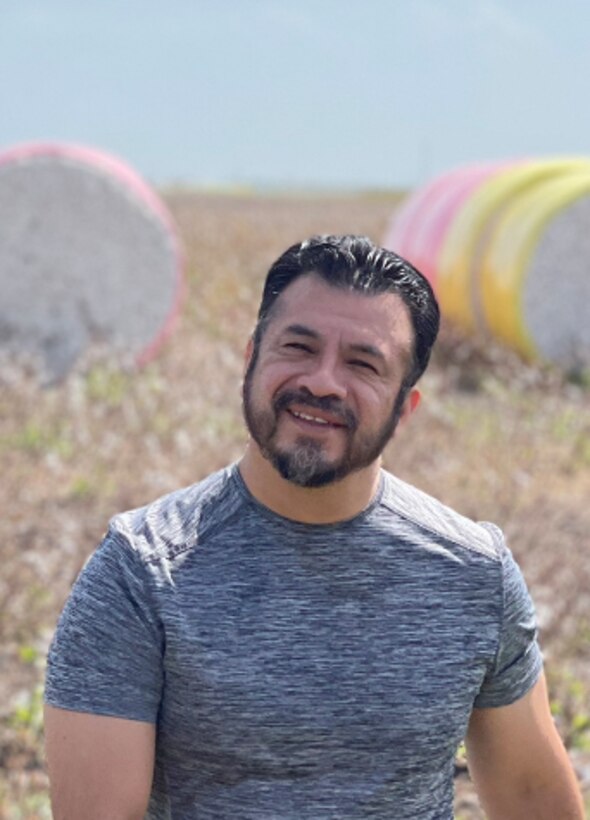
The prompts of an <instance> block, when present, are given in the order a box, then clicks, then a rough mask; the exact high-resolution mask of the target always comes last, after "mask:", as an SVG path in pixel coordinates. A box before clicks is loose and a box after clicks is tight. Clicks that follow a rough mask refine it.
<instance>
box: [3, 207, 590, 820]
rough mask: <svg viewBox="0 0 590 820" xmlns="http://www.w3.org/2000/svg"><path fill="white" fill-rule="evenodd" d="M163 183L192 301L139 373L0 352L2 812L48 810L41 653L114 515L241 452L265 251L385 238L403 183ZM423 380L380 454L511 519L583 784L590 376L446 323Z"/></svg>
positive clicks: (588, 650) (450, 499)
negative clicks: (384, 188) (332, 187)
mask: <svg viewBox="0 0 590 820" xmlns="http://www.w3.org/2000/svg"><path fill="white" fill-rule="evenodd" d="M168 202H169V205H170V207H171V209H172V211H173V213H174V215H175V217H176V219H177V222H178V224H179V227H180V232H181V235H182V237H183V239H184V242H185V246H186V253H187V279H188V286H187V300H186V305H185V309H184V312H183V316H182V319H181V322H180V325H179V327H178V328H177V330H176V332H175V334H174V335H173V336H172V337H171V339H170V340H169V341H168V343H167V345H166V347H165V349H164V350H163V351H162V354H161V355H160V357H159V358H158V359H157V360H156V361H155V362H153V363H152V364H150V365H149V366H148V367H147V368H146V369H144V370H143V371H141V372H139V373H136V374H134V375H132V374H130V373H125V372H120V371H117V370H115V369H114V368H111V367H109V366H108V365H105V364H104V363H103V364H100V363H96V364H94V365H93V366H91V367H90V369H89V371H87V372H86V373H85V374H84V373H83V372H82V371H81V370H80V372H77V373H73V374H71V375H70V377H69V378H68V379H67V380H66V381H65V382H63V383H62V384H60V385H58V386H56V387H53V388H50V389H46V390H39V388H38V387H37V386H36V383H35V380H34V378H33V377H32V375H31V374H30V373H28V372H27V371H26V369H23V368H22V367H21V368H17V367H16V366H14V365H13V364H11V363H9V362H4V363H3V364H2V366H1V372H0V379H1V394H0V396H1V397H0V403H1V409H2V412H1V413H0V453H1V458H2V476H3V481H2V489H1V493H2V510H3V516H2V519H1V520H0V543H1V545H2V546H1V547H0V549H1V555H2V568H1V575H0V638H1V640H0V670H1V677H0V819H1V820H17V819H21V818H48V817H50V813H49V807H48V800H47V789H46V778H45V774H44V770H43V751H42V727H41V707H40V687H41V684H42V679H43V659H44V655H45V652H46V650H47V646H48V642H49V639H50V636H51V633H52V630H53V628H54V625H55V621H56V618H57V615H58V613H59V611H60V609H61V606H62V604H63V602H64V600H65V598H66V596H67V594H68V590H69V588H70V586H71V584H72V582H73V580H74V579H75V577H76V575H77V573H78V571H79V570H80V568H81V566H82V565H83V562H84V560H85V559H86V557H87V556H88V554H89V553H90V552H91V550H92V549H93V548H94V547H95V545H96V544H97V542H98V541H99V539H100V537H101V535H102V533H103V532H104V530H105V527H106V524H107V521H108V519H109V517H110V516H111V515H113V514H114V513H116V512H118V511H120V510H122V509H127V508H130V507H134V506H140V505H142V504H144V503H146V502H147V501H149V500H151V499H153V498H155V497H157V496H158V495H161V494H163V493H166V492H168V491H170V490H172V489H175V488H177V487H180V486H183V485H187V484H190V483H192V482H194V481H196V480H198V479H200V478H202V477H203V476H205V475H206V474H207V473H209V472H211V471H213V470H215V469H217V468H219V467H221V466H223V465H225V464H226V463H228V462H229V461H232V460H235V459H236V458H238V457H239V455H240V452H241V450H242V447H243V444H244V441H245V434H244V429H243V425H242V421H241V411H240V398H239V392H240V391H239V384H240V379H241V371H242V355H243V347H244V344H245V342H246V339H247V336H248V333H249V332H250V330H251V328H252V324H253V320H254V316H255V311H256V307H257V303H258V299H259V295H260V289H261V284H262V281H263V278H264V274H265V272H266V270H267V268H268V266H269V265H270V263H271V262H272V261H273V260H274V259H275V258H276V256H277V255H278V254H279V253H281V252H282V251H283V250H284V249H285V248H286V247H287V246H288V245H290V244H292V243H293V242H295V241H298V240H300V239H303V238H305V237H306V236H308V235H310V234H312V233H344V232H346V233H366V234H368V235H369V236H371V237H372V238H373V239H375V240H380V238H381V237H382V236H383V234H384V232H385V227H386V223H387V220H388V218H389V216H390V214H391V211H392V209H393V207H394V206H395V197H393V196H391V197H385V196H377V195H375V196H370V195H366V196H360V195H358V196H339V197H319V196H318V197H304V196H294V195H293V196H284V197H281V196H273V197H262V196H222V195H213V194H211V195H205V194H201V193H199V194H197V193H191V192H175V193H170V194H169V195H168ZM548 298H551V296H550V294H548ZM422 388H423V394H424V399H423V403H422V406H421V408H420V410H419V412H418V413H417V414H416V415H415V416H414V418H413V419H412V421H411V423H410V424H409V425H408V426H406V427H405V428H403V429H402V430H400V432H399V435H398V436H396V438H395V439H394V441H393V442H392V443H391V444H390V445H389V448H388V450H387V453H386V458H385V464H386V466H387V467H388V468H390V469H391V470H392V471H393V472H395V473H397V474H398V475H399V476H400V477H402V478H404V479H405V480H408V481H411V482H412V483H414V484H416V485H417V486H419V487H421V488H422V489H424V490H425V491H427V492H430V493H432V494H433V495H436V496H438V497H439V498H441V499H442V500H443V501H444V502H446V503H448V504H450V505H452V506H454V507H456V508H457V509H458V510H459V511H461V512H463V513H464V514H466V515H468V516H471V517H473V518H476V519H484V520H491V521H495V522H496V523H498V524H500V525H501V526H502V527H503V528H504V530H505V532H506V533H507V536H508V539H509V543H510V545H511V547H512V550H513V552H514V553H515V555H516V557H517V558H518V560H519V561H520V563H521V565H522V567H523V570H524V573H525V575H526V577H527V579H528V581H529V584H530V587H531V589H532V592H533V595H534V597H535V600H536V602H537V607H538V613H539V619H540V624H541V630H542V640H543V645H544V649H545V656H546V662H547V671H548V677H549V681H550V686H551V697H552V701H553V706H554V712H555V717H556V721H557V722H558V726H559V728H560V731H561V733H562V736H563V738H564V740H565V742H566V744H567V746H568V749H569V751H570V754H571V756H572V759H573V761H574V764H575V766H576V768H577V770H578V773H579V775H580V777H581V779H582V780H583V782H584V785H585V789H586V794H587V796H588V800H589V801H590V594H589V593H588V590H589V589H590V504H588V499H589V498H590V376H589V374H587V373H570V374H563V373H560V372H559V371H557V370H555V369H551V368H548V367H543V366H540V365H525V364H523V363H522V362H521V361H520V360H519V359H518V358H516V356H515V355H514V354H512V353H510V352H507V351H506V350H504V349H502V348H501V347H499V346H498V345H496V344H495V343H493V342H491V341H489V340H487V339H484V338H479V339H474V340H472V339H467V338H465V337H463V336H461V335H460V334H459V333H457V332H456V331H454V330H453V329H452V328H450V327H444V328H443V332H442V336H441V339H440V342H439V345H438V349H437V350H436V352H435V356H434V360H433V363H432V365H431V367H430V370H429V372H428V373H427V375H426V376H425V378H424V380H423V383H422ZM457 771H458V777H457V817H458V818H463V820H467V819H468V818H470V819H471V820H474V818H480V817H482V816H483V815H482V814H481V812H480V811H479V809H478V808H477V803H476V800H475V798H474V797H473V795H472V793H471V789H470V787H469V783H468V778H467V774H466V772H465V767H464V765H463V762H462V760H459V761H458V765H457ZM589 804H590V802H589Z"/></svg>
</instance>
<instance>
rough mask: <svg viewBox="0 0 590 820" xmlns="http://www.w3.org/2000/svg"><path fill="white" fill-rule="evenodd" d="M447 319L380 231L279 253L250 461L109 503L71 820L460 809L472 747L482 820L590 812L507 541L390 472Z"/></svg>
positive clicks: (59, 809) (57, 667)
mask: <svg viewBox="0 0 590 820" xmlns="http://www.w3.org/2000/svg"><path fill="white" fill-rule="evenodd" d="M438 321H439V316H438V308H437V305H436V302H435V300H434V297H433V294H432V291H431V289H430V287H429V285H428V283H427V282H426V281H425V280H424V279H423V277H422V276H421V275H420V274H419V273H418V272H417V271H416V270H415V269H414V268H412V267H411V266H410V265H409V264H408V263H406V262H404V261H403V260H402V259H400V258H399V257H397V256H396V255H395V254H393V253H390V252H388V251H385V250H382V249H380V248H377V247H376V246H374V245H373V244H372V243H371V242H369V240H367V239H364V238H359V237H352V236H344V237H314V238H312V239H311V240H309V241H307V242H304V243H302V244H301V245H296V246H293V247H292V248H290V249H289V250H288V251H286V253H285V254H283V256H282V257H280V258H279V260H278V261H277V262H276V263H275V264H274V265H273V267H272V268H271V270H270V272H269V275H268V277H267V281H266V284H265V288H264V294H263V298H262V303H261V307H260V312H259V317H258V323H257V326H256V329H255V331H254V335H253V337H252V339H251V341H250V343H249V345H248V349H247V359H246V373H245V378H244V388H243V405H244V416H245V420H246V424H247V426H248V430H249V432H250V436H251V438H250V441H249V444H248V446H247V449H246V452H245V454H244V456H243V458H242V460H241V461H240V463H239V464H237V465H232V466H230V467H228V468H227V469H225V470H223V471H221V472H219V473H216V474H214V475H211V476H209V477H208V478H206V479H205V480H204V481H202V482H200V483H198V484H196V485H194V486H193V487H189V488H188V489H185V490H181V491H179V492H177V493H174V494H172V495H170V496H167V497H165V498H163V499H160V500H159V501H156V502H155V503H154V504H151V505H149V506H148V507H145V508H143V509H140V510H135V511H132V512H129V513H126V514H123V515H120V516H117V517H115V518H114V519H113V521H112V522H111V526H110V530H109V533H108V534H107V536H106V538H105V540H104V541H103V543H102V544H101V546H100V548H99V549H98V550H97V552H96V553H95V554H94V556H93V557H92V559H91V560H90V562H89V563H88V564H87V566H86V568H85V569H84V571H83V572H82V574H81V577H80V578H79V579H78V581H77V583H76V586H75V588H74V590H73V593H72V596H71V598H70V600H69V602H68V604H67V606H66V609H65V610H64V613H63V615H62V618H61V620H60V624H59V627H58V630H57V633H56V637H55V639H54V642H53V645H52V648H51V651H50V655H49V662H48V674H47V685H46V702H47V707H46V735H47V757H48V763H49V773H50V778H51V782H52V802H53V806H54V812H55V817H56V818H57V819H58V820H79V819H80V818H84V820H99V819H100V820H103V818H105V819H106V818H108V820H131V818H142V817H144V816H147V817H149V818H172V820H192V818H194V819H195V820H197V818H198V820H205V819H206V820H209V819H210V818H211V820H212V819H213V818H216V819H221V820H223V818H232V820H233V818H252V820H254V818H256V820H260V819H261V818H273V820H305V819H306V818H310V819H311V818H313V820H322V818H351V819H352V818H411V820H427V818H430V819H431V820H434V818H437V820H450V818H452V817H453V808H452V803H453V794H452V775H453V761H454V755H455V752H456V749H457V747H458V745H459V744H460V742H461V741H462V740H463V738H464V737H465V736H466V739H467V748H468V756H469V765H470V769H471V772H472V775H473V777H474V780H475V783H476V786H477V788H478V792H479V794H480V797H481V800H482V803H483V805H484V806H485V808H486V810H487V812H488V816H489V817H490V818H492V819H494V818H498V819H499V818H501V820H512V819H513V818H514V820H516V818H519V819H520V818H522V819H523V820H524V818H526V820H531V818H535V820H539V819H540V818H541V819H542V818H547V820H570V819H574V820H580V818H582V817H583V809H582V804H581V797H580V793H579V790H578V788H577V785H576V782H575V777H574V774H573V772H572V769H571V767H570V765H569V761H568V758H567V755H566V752H565V750H564V748H563V746H562V744H561V741H560V739H559V737H558V735H557V733H556V731H555V728H554V725H553V721H552V719H551V715H550V712H549V708H548V703H547V694H546V689H545V683H544V679H543V673H542V662H541V657H540V652H539V648H538V646H537V643H536V631H535V624H534V614H533V608H532V604H531V601H530V598H529V596H528V593H527V591H526V587H525V585H524V582H523V579H522V576H521V574H520V572H519V570H518V568H517V567H516V565H515V563H514V561H513V559H512V557H511V554H510V552H509V551H508V549H507V548H506V546H505V545H504V542H503V539H502V535H501V533H500V531H499V530H498V529H497V528H496V527H494V526H493V525H490V524H485V525H480V524H475V523H473V522H471V521H469V520H466V519H465V518H463V517H461V516H460V515H458V514H456V513H455V512H453V511H451V510H450V509H448V508H446V507H444V506H443V505H442V504H440V503H439V502H437V501H435V500H434V499H432V498H430V497H428V496H426V495H425V494H423V493H421V492H419V491H418V490H416V489H414V488H412V487H410V486H408V485H406V484H404V483H403V482H401V481H399V480H398V479H396V478H394V477H393V476H392V475H390V474H388V473H386V472H384V471H383V470H382V469H381V466H380V456H381V452H382V450H383V448H384V447H385V445H386V443H387V442H388V440H389V439H390V438H391V436H392V435H393V433H394V430H395V429H396V426H397V425H398V424H400V423H402V422H404V421H405V420H406V419H407V418H408V417H409V416H410V414H411V413H412V412H413V410H414V409H415V408H416V406H417V405H418V401H419V393H418V390H417V388H416V387H415V384H416V382H417V380H418V379H419V377H420V376H421V374H422V372H423V371H424V369H425V367H426V365H427V363H428V359H429V356H430V350H431V347H432V344H433V343H434V340H435V337H436V335H437V331H438ZM146 812H147V814H146Z"/></svg>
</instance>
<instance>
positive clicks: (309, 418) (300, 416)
mask: <svg viewBox="0 0 590 820" xmlns="http://www.w3.org/2000/svg"><path fill="white" fill-rule="evenodd" d="M291 412H292V413H293V415H294V416H296V417H297V418H298V419H304V420H305V421H315V422H316V423H317V424H329V423H330V422H328V421H326V420H325V419H319V418H317V416H309V415H308V414H307V413H298V412H297V410H291Z"/></svg>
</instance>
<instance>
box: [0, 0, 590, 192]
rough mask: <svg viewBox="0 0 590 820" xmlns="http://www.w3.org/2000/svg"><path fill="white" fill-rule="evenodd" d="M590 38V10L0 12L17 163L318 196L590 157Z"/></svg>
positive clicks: (0, 112)
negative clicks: (81, 163)
mask: <svg viewBox="0 0 590 820" xmlns="http://www.w3.org/2000/svg"><path fill="white" fill-rule="evenodd" d="M589 31H590V2H589V0H561V2H555V0H362V2H361V0H168V2H166V3H164V2H162V0H157V2H156V0H83V2H80V0H0V151H1V150H3V149H5V148H9V147H12V146H14V145H16V144H19V143H23V142H38V141H42V142H47V141H50V142H68V143H79V144H83V145H89V146H93V147H97V148H100V149H102V150H104V151H107V152H108V153H111V154H114V155H115V156H118V157H120V158H122V159H124V160H125V161H126V162H127V163H128V164H130V165H131V166H132V167H133V168H135V170H136V171H138V172H139V173H140V174H142V175H143V176H144V177H145V178H146V179H147V180H148V181H150V182H152V183H153V184H156V185H160V186H169V185H198V186H213V187H215V186H220V187H225V186H252V187H255V188H256V187H260V188H264V187H268V188H273V187H279V188H280V187H286V188H289V187H291V188H302V187H303V188H310V187H311V188H319V189H322V188H324V189H325V188H339V189H340V188H341V189H373V188H377V189H389V188H412V187H414V186H417V185H420V184H422V183H424V182H425V181H427V180H428V179H430V178H431V177H432V176H434V175H436V174H437V173H441V172H443V171H445V170H448V169H450V168H452V167H455V166H457V165H461V164H464V163H471V162H478V161H487V160H493V159H511V158H516V157H524V156H527V157H529V156H548V155H556V154H559V155H571V154H576V155H580V154H582V155H590V104H589V99H588V98H589V94H588V83H589V80H590V47H589V46H588V32H589Z"/></svg>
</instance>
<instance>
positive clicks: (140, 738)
mask: <svg viewBox="0 0 590 820" xmlns="http://www.w3.org/2000/svg"><path fill="white" fill-rule="evenodd" d="M45 745H46V755H47V765H48V770H49V779H50V783H51V805H52V809H53V817H54V820H81V818H84V820H142V819H143V817H144V816H145V813H146V811H147V806H148V802H149V797H150V790H151V785H152V776H153V769H154V746H155V727H154V726H153V725H152V724H151V723H143V722H141V721H137V720H123V719H122V718H114V717H103V716H101V715H90V714H85V713H83V712H70V711H67V710H65V709H57V708H55V707H53V706H46V707H45Z"/></svg>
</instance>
